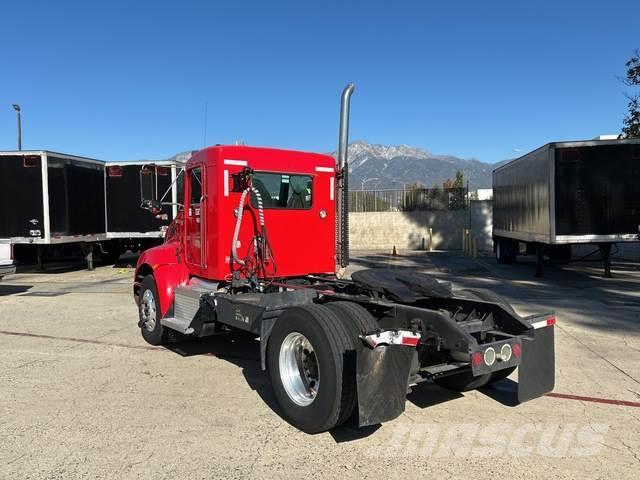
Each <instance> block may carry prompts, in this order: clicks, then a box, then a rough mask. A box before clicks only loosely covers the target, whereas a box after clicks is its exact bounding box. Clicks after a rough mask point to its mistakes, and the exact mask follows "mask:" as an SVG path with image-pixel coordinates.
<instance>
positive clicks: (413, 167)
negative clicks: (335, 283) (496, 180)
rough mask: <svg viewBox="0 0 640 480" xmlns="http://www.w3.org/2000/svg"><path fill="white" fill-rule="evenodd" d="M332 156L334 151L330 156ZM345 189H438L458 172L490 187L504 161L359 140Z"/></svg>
mask: <svg viewBox="0 0 640 480" xmlns="http://www.w3.org/2000/svg"><path fill="white" fill-rule="evenodd" d="M192 153H194V152H181V153H178V154H176V155H174V156H173V157H171V158H170V160H174V161H175V160H178V161H181V162H186V161H187V160H188V159H189V157H190V156H191V154H192ZM331 155H333V156H334V157H335V156H336V152H333V153H331ZM348 161H349V187H350V188H351V189H352V190H360V189H361V188H362V186H363V183H362V182H363V181H365V183H364V188H365V189H369V190H375V189H394V188H402V187H403V185H409V184H415V183H420V184H421V185H423V186H424V187H427V188H429V187H433V186H434V185H438V186H442V183H443V182H444V181H445V180H446V179H448V178H450V179H452V180H453V179H454V178H455V177H456V172H458V171H460V172H462V173H463V175H464V179H465V182H466V181H467V180H468V181H469V188H470V189H471V190H476V189H478V188H491V184H492V180H491V172H492V170H493V169H494V168H497V167H498V166H500V165H502V164H503V163H506V162H507V161H508V160H507V161H504V162H499V163H495V164H491V163H484V162H481V161H479V160H476V159H474V158H470V159H464V158H458V157H454V156H452V155H436V154H433V153H431V152H429V151H427V150H425V149H422V148H414V147H409V146H408V145H391V146H388V145H377V144H371V143H367V142H364V141H362V140H358V141H355V142H353V143H350V144H349V153H348Z"/></svg>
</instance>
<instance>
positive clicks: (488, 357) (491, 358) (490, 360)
mask: <svg viewBox="0 0 640 480" xmlns="http://www.w3.org/2000/svg"><path fill="white" fill-rule="evenodd" d="M484 363H486V364H487V365H489V366H491V365H493V364H494V363H496V351H495V350H494V349H493V347H489V348H487V349H486V350H485V351H484Z"/></svg>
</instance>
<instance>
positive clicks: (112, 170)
mask: <svg viewBox="0 0 640 480" xmlns="http://www.w3.org/2000/svg"><path fill="white" fill-rule="evenodd" d="M107 173H108V174H109V176H110V177H121V176H122V167H108V168H107Z"/></svg>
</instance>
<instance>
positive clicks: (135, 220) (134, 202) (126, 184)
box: [105, 161, 182, 257]
mask: <svg viewBox="0 0 640 480" xmlns="http://www.w3.org/2000/svg"><path fill="white" fill-rule="evenodd" d="M181 170H182V167H181V164H180V163H178V162H176V161H159V162H120V163H116V162H107V163H106V164H105V191H106V203H105V218H106V232H107V239H108V240H109V249H110V250H111V251H113V255H114V257H117V256H119V255H120V253H122V252H124V251H126V250H131V251H134V252H137V251H142V250H145V249H147V248H149V247H151V246H153V245H157V244H159V243H161V242H162V239H163V238H164V233H165V231H166V229H167V227H168V226H169V224H170V223H171V221H172V220H173V218H174V217H175V216H176V214H177V198H178V192H177V186H178V185H179V180H180V178H179V177H180V172H181ZM174 187H175V188H174ZM163 196H164V199H163V205H162V207H161V211H160V212H159V213H157V214H156V215H150V214H149V212H148V211H147V210H144V209H142V208H140V205H141V203H142V201H143V200H149V199H152V200H160V199H161V198H162V197H163Z"/></svg>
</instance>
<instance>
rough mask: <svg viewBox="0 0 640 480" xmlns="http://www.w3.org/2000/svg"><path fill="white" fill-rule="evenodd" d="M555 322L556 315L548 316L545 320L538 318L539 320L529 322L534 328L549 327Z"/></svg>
mask: <svg viewBox="0 0 640 480" xmlns="http://www.w3.org/2000/svg"><path fill="white" fill-rule="evenodd" d="M555 324H556V317H549V318H547V319H546V320H540V321H539V322H534V323H532V324H531V326H532V327H533V328H534V329H538V328H544V327H551V326H553V325H555Z"/></svg>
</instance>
